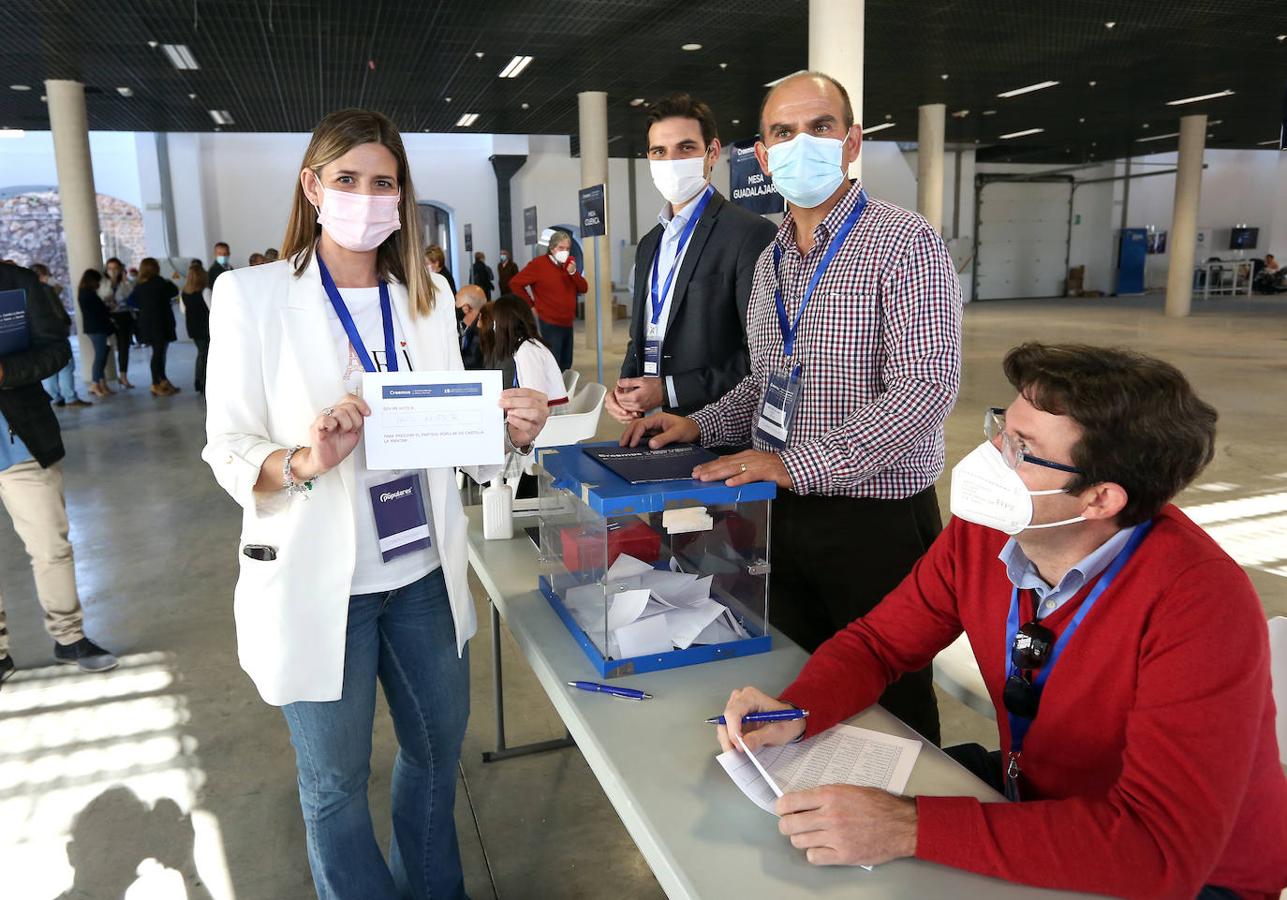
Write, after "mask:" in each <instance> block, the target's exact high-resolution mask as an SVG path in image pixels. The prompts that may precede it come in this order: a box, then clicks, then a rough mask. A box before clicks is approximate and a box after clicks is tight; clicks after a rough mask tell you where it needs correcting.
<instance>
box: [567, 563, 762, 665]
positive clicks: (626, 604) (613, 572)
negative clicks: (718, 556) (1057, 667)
mask: <svg viewBox="0 0 1287 900" xmlns="http://www.w3.org/2000/svg"><path fill="white" fill-rule="evenodd" d="M711 578H712V576H710V575H708V576H706V577H705V578H699V577H698V576H696V575H693V574H689V573H686V572H677V571H666V570H660V569H654V568H653V567H652V566H650V565H648V563H646V562H643V561H642V560H638V559H635V558H634V557H633V556H629V555H628V554H624V553H623V554H622V555H621V556H619V557H617V560H616V561H615V562H614V563H613V564H612V566H611V567H610V568H609V569H608V573H607V575H606V577H605V578H604V583H603V584H599V583H598V582H595V583H592V584H583V585H579V586H577V587H574V588H569V589H568V591H567V593H566V594H565V595H564V597H563V605H564V606H565V607H566V608H567V610H568V612H570V613H571V614H572V617H573V618H574V619H575V620H576V622H577V624H578V625H580V626H581V628H582V629H583V630H584V631H585V633H586V634H587V635H588V636H589V638H590V640H592V641H593V642H594V645H595V646H596V647H598V648H599V652H600V653H602V654H603V655H604V657H606V658H610V659H628V658H630V657H632V656H646V655H648V654H652V653H667V652H669V651H670V650H671V649H672V648H677V649H679V650H686V649H688V648H689V647H691V646H692V645H693V644H717V643H723V642H724V641H734V640H738V639H740V638H745V637H749V636H750V635H749V634H747V631H746V629H745V628H743V627H742V623H741V622H739V621H738V620H737V618H736V617H735V616H734V615H733V613H732V611H730V610H729V608H728V607H726V606H725V605H724V604H722V603H719V602H718V601H716V600H712V599H711ZM605 596H606V605H605ZM605 636H606V642H605Z"/></svg>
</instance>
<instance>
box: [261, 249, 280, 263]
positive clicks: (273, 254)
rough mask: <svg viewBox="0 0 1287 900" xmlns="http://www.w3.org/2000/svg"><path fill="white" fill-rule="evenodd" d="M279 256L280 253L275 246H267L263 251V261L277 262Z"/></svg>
mask: <svg viewBox="0 0 1287 900" xmlns="http://www.w3.org/2000/svg"><path fill="white" fill-rule="evenodd" d="M280 258H281V253H279V252H278V250H277V248H276V247H269V248H268V249H267V250H265V251H264V262H277V260H278V259H280Z"/></svg>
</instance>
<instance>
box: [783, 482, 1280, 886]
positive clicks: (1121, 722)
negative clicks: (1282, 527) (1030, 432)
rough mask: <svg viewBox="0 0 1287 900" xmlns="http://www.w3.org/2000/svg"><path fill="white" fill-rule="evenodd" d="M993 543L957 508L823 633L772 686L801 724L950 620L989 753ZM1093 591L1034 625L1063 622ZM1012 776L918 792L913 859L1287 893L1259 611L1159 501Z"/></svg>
mask: <svg viewBox="0 0 1287 900" xmlns="http://www.w3.org/2000/svg"><path fill="white" fill-rule="evenodd" d="M1005 541H1006V536H1005V535H1004V534H1001V533H1000V532H998V531H994V530H992V529H988V528H983V527H980V526H977V525H970V524H967V523H964V522H962V521H961V520H959V519H953V520H952V522H951V523H950V524H949V525H948V527H947V529H946V530H945V531H944V532H943V534H942V535H941V536H940V537H939V539H938V540H937V541H936V542H935V543H934V545H933V546H932V547H930V549H929V551H928V552H927V553H926V554H925V556H924V558H922V559H921V560H920V562H918V563H917V564H916V567H915V568H914V569H913V570H912V572H911V574H910V575H908V576H907V578H906V579H905V580H904V581H903V583H902V584H901V585H899V586H898V588H896V589H895V590H894V591H893V592H892V593H891V594H889V596H887V597H886V598H885V599H884V600H883V601H882V602H881V603H880V605H878V606H877V607H876V609H875V610H873V611H872V612H871V613H870V614H869V615H867V616H865V617H863V618H861V619H858V620H857V621H855V622H854V623H852V624H851V625H850V626H849V627H848V628H847V629H845V630H844V631H842V632H840V633H839V634H837V635H836V636H835V637H833V638H832V639H831V640H829V641H828V642H827V643H825V644H823V645H822V647H820V648H819V649H818V651H817V652H816V653H814V655H813V657H812V658H811V659H810V660H809V662H808V664H807V665H806V666H805V667H804V670H803V671H802V672H801V673H800V676H799V677H798V678H797V679H796V681H795V683H793V684H792V685H791V686H790V687H789V688H787V690H786V691H785V692H784V693H783V694H782V697H783V699H785V700H788V701H789V702H791V703H793V704H795V705H796V706H799V707H802V708H804V709H808V710H809V718H808V720H807V721H808V729H807V732H806V733H807V734H814V733H816V732H818V731H822V730H824V729H826V728H829V727H831V726H832V725H834V724H835V723H837V722H839V721H841V720H843V719H845V718H848V717H849V716H851V715H853V714H854V713H856V712H858V711H860V710H862V709H864V708H866V707H867V706H870V705H871V704H872V703H874V702H876V698H877V697H878V696H880V693H881V691H882V690H883V689H884V687H885V685H886V684H888V683H889V682H891V681H893V680H894V678H895V677H896V676H897V675H898V674H899V673H902V672H908V671H914V670H916V669H919V668H921V667H923V666H925V665H927V664H928V663H929V662H930V660H932V659H933V658H934V655H935V654H936V653H937V652H938V651H939V650H941V649H942V648H944V647H946V646H947V645H948V644H950V643H951V642H952V641H953V640H955V638H956V637H957V635H958V634H960V632H961V631H962V629H964V631H965V632H966V634H967V635H969V638H970V643H971V645H972V646H973V648H974V653H975V656H976V658H977V660H978V663H979V668H980V669H981V670H982V673H983V679H984V681H985V682H986V683H987V687H988V692H989V693H990V694H991V696H992V702H993V705H994V706H995V707H996V710H997V724H998V727H999V729H1000V737H1001V744H1000V746H1001V749H1002V751H1003V756H1004V752H1005V751H1007V750H1008V749H1009V747H1010V729H1009V722H1008V719H1007V716H1006V711H1005V707H1004V706H1003V705H1002V702H1001V691H1002V686H1003V684H1004V682H1005V659H1006V655H1007V649H1008V648H1006V647H1005V633H1006V617H1007V614H1008V612H1009V607H1010V594H1011V584H1010V581H1009V579H1008V578H1007V577H1006V571H1005V565H1004V564H1003V563H1001V562H1000V561H999V560H998V559H997V553H999V552H1000V550H1001V547H1002V545H1003V544H1004V543H1005ZM855 575H856V576H858V577H860V576H861V573H860V572H856V573H855ZM1097 580H1098V579H1094V580H1093V581H1097ZM1093 581H1092V584H1093ZM1089 590H1090V585H1087V586H1086V587H1085V588H1084V589H1083V591H1082V592H1081V593H1080V594H1079V595H1078V596H1077V597H1075V598H1073V599H1072V600H1070V601H1069V602H1068V603H1067V604H1065V605H1064V606H1063V607H1061V608H1060V609H1059V610H1058V611H1057V612H1056V613H1055V614H1053V615H1052V616H1051V617H1049V619H1048V620H1047V622H1046V624H1047V625H1048V626H1050V627H1051V628H1052V630H1054V631H1055V632H1056V633H1062V629H1063V627H1064V626H1065V625H1066V624H1067V622H1068V620H1069V619H1070V618H1071V614H1072V611H1073V609H1074V608H1075V607H1076V606H1078V605H1080V602H1081V598H1082V597H1084V596H1085V594H1086V593H1087V592H1089ZM1030 610H1031V607H1030V606H1029V607H1028V608H1027V610H1025V615H1026V613H1027V612H1028V611H1030ZM1022 768H1023V775H1022V777H1021V780H1020V787H1021V790H1022V792H1023V794H1022V796H1023V800H1024V801H1025V802H1021V803H1017V804H1010V803H998V804H984V803H980V802H979V801H978V800H975V799H973V798H969V797H919V798H917V802H916V809H917V814H918V823H917V835H916V856H917V857H918V858H920V859H924V860H930V861H933V862H938V863H942V864H945V865H949V866H955V867H957V868H960V869H968V870H969V871H972V872H978V873H981V874H983V875H991V876H994V877H997V878H1004V879H1006V880H1008V881H1014V882H1021V883H1025V884H1031V885H1037V886H1040V887H1048V888H1063V889H1067V890H1077V891H1086V892H1089V893H1095V894H1111V895H1115V896H1121V897H1149V898H1152V897H1165V898H1185V900H1192V898H1193V897H1195V896H1197V893H1198V891H1199V890H1200V889H1201V888H1202V886H1203V885H1206V884H1212V885H1219V886H1221V887H1227V888H1230V889H1233V890H1235V891H1238V892H1239V893H1240V894H1241V895H1242V896H1243V897H1248V898H1270V897H1272V898H1277V897H1278V893H1279V891H1280V890H1282V889H1283V888H1284V887H1287V778H1284V775H1283V770H1282V768H1281V766H1280V764H1279V761H1278V746H1277V741H1276V739H1275V737H1274V702H1273V699H1272V697H1271V695H1270V685H1269V645H1268V637H1267V629H1266V626H1265V615H1264V611H1263V610H1262V608H1261V605H1260V602H1259V599H1258V598H1257V596H1256V593H1255V591H1254V589H1253V588H1252V586H1251V584H1250V582H1249V581H1248V580H1247V577H1246V575H1245V574H1244V573H1243V572H1242V570H1241V569H1240V568H1239V567H1238V565H1237V564H1236V563H1235V562H1234V561H1233V560H1232V559H1230V558H1229V557H1228V555H1226V554H1225V553H1224V551H1222V550H1221V549H1220V548H1219V547H1218V546H1217V545H1216V543H1215V542H1214V541H1213V540H1211V538H1210V537H1209V536H1208V535H1207V534H1206V533H1205V532H1204V531H1202V529H1200V528H1199V527H1198V526H1196V525H1194V524H1193V522H1191V521H1190V520H1189V519H1188V518H1187V517H1185V515H1184V514H1183V513H1181V512H1180V511H1179V510H1178V509H1176V508H1175V507H1174V506H1168V507H1167V508H1166V509H1165V510H1163V511H1162V513H1161V514H1160V515H1159V516H1158V517H1157V519H1156V524H1155V525H1154V528H1153V530H1152V532H1151V533H1150V534H1149V536H1148V537H1147V538H1145V540H1144V542H1143V544H1141V545H1140V548H1139V550H1138V551H1136V553H1135V555H1134V556H1133V557H1132V558H1131V560H1130V562H1128V563H1127V565H1126V566H1125V568H1123V569H1122V571H1121V573H1120V574H1119V575H1118V577H1117V580H1116V582H1115V583H1114V584H1113V585H1112V587H1110V588H1109V589H1108V590H1107V591H1106V592H1105V593H1104V595H1103V597H1101V598H1100V600H1099V602H1098V603H1096V604H1095V607H1094V609H1093V610H1092V611H1091V612H1090V614H1089V615H1088V616H1087V617H1086V619H1085V620H1084V621H1083V622H1082V624H1081V627H1080V629H1078V631H1077V634H1076V636H1075V637H1074V638H1073V639H1072V640H1071V641H1070V642H1069V644H1068V646H1067V649H1066V650H1065V651H1064V653H1063V655H1062V656H1061V657H1060V659H1059V662H1058V665H1057V666H1056V667H1055V669H1054V670H1053V671H1052V672H1051V674H1050V677H1049V681H1047V683H1046V687H1045V690H1044V693H1043V695H1042V699H1041V711H1040V714H1039V715H1038V716H1037V719H1036V720H1035V722H1034V723H1033V725H1032V728H1031V730H1030V731H1029V732H1028V736H1027V739H1026V741H1025V743H1024V747H1023V756H1022Z"/></svg>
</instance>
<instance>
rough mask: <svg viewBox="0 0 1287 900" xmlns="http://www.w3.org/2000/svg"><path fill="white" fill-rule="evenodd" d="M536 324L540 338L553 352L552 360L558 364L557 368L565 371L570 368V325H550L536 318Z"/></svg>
mask: <svg viewBox="0 0 1287 900" xmlns="http://www.w3.org/2000/svg"><path fill="white" fill-rule="evenodd" d="M537 325H538V327H539V328H540V331H541V340H543V341H545V346H547V347H549V348H550V352H551V353H553V354H554V361H555V362H557V363H558V364H559V368H560V369H561V370H563V371H565V372H566V371H567V370H568V369H570V368H572V326H571V325H551V324H550V323H549V322H546V321H545V320H544V319H539V320H537Z"/></svg>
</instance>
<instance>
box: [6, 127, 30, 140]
mask: <svg viewBox="0 0 1287 900" xmlns="http://www.w3.org/2000/svg"><path fill="white" fill-rule="evenodd" d="M26 136H27V132H25V131H23V130H22V129H21V128H0V138H8V139H10V140H13V139H16V138H23V137H26Z"/></svg>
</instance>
